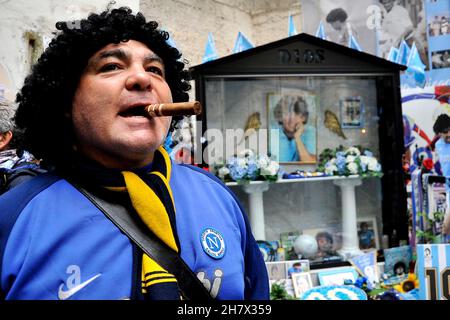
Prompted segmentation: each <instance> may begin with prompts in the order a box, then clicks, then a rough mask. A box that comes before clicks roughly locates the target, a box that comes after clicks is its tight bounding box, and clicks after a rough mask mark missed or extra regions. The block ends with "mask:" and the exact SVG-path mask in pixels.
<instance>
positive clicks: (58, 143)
mask: <svg viewBox="0 0 450 320" xmlns="http://www.w3.org/2000/svg"><path fill="white" fill-rule="evenodd" d="M77 25H79V26H78V27H76V26H77ZM56 27H57V29H58V30H59V31H58V33H57V35H56V37H55V38H54V39H53V40H52V41H51V43H50V45H49V47H48V48H47V49H46V50H45V52H44V53H43V54H42V56H41V58H40V59H39V60H38V62H37V64H36V65H35V66H34V68H33V71H32V73H31V74H30V75H29V76H28V77H27V78H26V80H25V83H24V86H23V88H22V89H21V91H20V93H19V94H18V96H17V102H18V104H19V107H18V111H17V115H16V122H17V124H18V126H19V127H22V128H23V129H24V130H25V136H24V139H25V141H24V143H25V147H26V148H27V149H29V150H30V151H31V152H33V153H34V154H35V155H36V156H37V157H39V158H42V159H43V162H42V163H43V164H47V165H51V166H52V167H53V168H54V171H53V172H52V173H48V174H44V175H43V176H40V177H37V178H35V179H33V180H32V181H30V182H27V183H24V184H22V185H21V186H19V187H17V188H15V189H13V190H11V191H10V192H8V193H6V194H5V195H4V196H2V197H1V198H0V243H1V246H0V259H1V260H0V266H1V268H0V271H1V274H0V280H1V282H0V284H1V294H2V296H3V297H4V298H6V299H60V300H67V299H105V300H110V299H150V300H160V299H170V300H175V299H180V297H182V298H183V299H196V297H197V298H198V295H195V296H191V295H190V291H189V290H184V289H183V288H186V285H185V283H186V282H187V281H190V282H194V283H195V281H197V282H198V284H200V286H201V288H202V290H205V291H206V292H207V294H208V295H209V296H211V297H212V298H216V299H268V297H269V294H268V291H269V290H268V280H267V272H266V269H265V265H264V262H263V259H262V256H261V253H260V251H259V249H258V246H257V244H256V241H255V239H254V238H253V236H252V234H251V230H250V227H249V224H248V221H247V218H246V216H245V214H244V213H243V210H242V208H241V207H240V205H239V203H238V201H237V200H236V199H235V197H234V196H233V195H232V193H231V192H230V191H229V190H228V189H227V188H226V187H225V186H224V185H223V184H221V183H220V181H218V179H216V178H215V177H214V176H211V175H210V174H208V173H207V172H205V171H203V170H201V169H197V168H195V167H192V166H187V165H177V164H174V163H172V162H171V161H170V158H169V157H168V155H167V152H166V151H165V150H164V148H163V147H162V144H163V143H164V139H165V138H166V135H167V132H168V130H169V127H170V126H171V122H174V121H176V120H177V119H172V118H171V117H170V116H162V117H151V116H150V115H149V114H148V113H146V112H145V110H144V109H145V107H146V106H148V105H150V104H158V103H171V102H182V101H187V100H188V94H187V91H188V90H189V89H190V85H189V83H188V80H189V75H188V72H187V71H186V70H185V69H184V63H183V62H182V60H181V59H180V58H181V54H180V53H179V52H178V50H177V49H176V48H173V47H171V46H169V45H168V44H167V39H168V34H167V33H166V32H164V31H161V30H159V29H157V23H156V22H154V21H150V22H147V21H146V20H145V18H144V16H143V15H142V14H140V13H138V14H136V15H134V14H133V13H132V12H131V10H130V9H128V8H120V9H113V10H108V11H105V12H102V13H101V14H91V15H90V16H89V17H88V18H87V19H83V20H81V21H79V23H77V24H74V23H66V22H58V23H57V24H56ZM172 124H173V123H172ZM95 199H97V200H98V199H102V201H103V202H98V201H97V202H96V200H95ZM94 203H95V204H94ZM105 203H106V206H105ZM111 207H112V208H111ZM118 207H120V208H122V209H124V210H125V211H126V214H125V215H126V216H127V215H129V216H130V217H131V219H132V221H134V223H135V224H136V225H139V226H140V227H142V228H144V230H145V232H147V233H148V234H149V235H152V237H153V238H156V239H157V242H158V243H159V244H160V245H161V246H162V247H164V250H163V251H164V252H170V254H172V255H173V253H175V254H176V255H177V256H178V257H181V260H180V261H181V263H180V266H179V267H180V268H182V265H184V264H185V265H187V267H188V268H187V269H188V271H186V272H184V273H183V275H182V276H175V275H174V274H178V273H177V272H171V271H170V270H168V268H167V269H166V268H165V266H166V264H165V262H164V261H165V260H164V259H162V260H159V257H160V256H158V254H157V253H158V252H156V251H152V250H149V251H146V250H147V249H145V248H144V249H143V247H142V248H141V247H140V246H139V245H137V244H135V239H134V238H133V234H134V233H133V232H135V230H131V231H130V230H129V229H128V227H129V226H125V225H123V224H120V223H118V224H117V222H118V221H119V220H116V221H115V222H113V221H114V219H112V220H110V218H111V216H114V214H111V213H112V212H113V211H115V210H116V209H115V208H118ZM102 210H103V211H102ZM117 210H119V209H117ZM119 222H120V221H119ZM144 247H145V246H144ZM144 252H147V253H148V254H147V253H144ZM155 257H156V258H155ZM177 261H178V260H177ZM192 276H193V277H192Z"/></svg>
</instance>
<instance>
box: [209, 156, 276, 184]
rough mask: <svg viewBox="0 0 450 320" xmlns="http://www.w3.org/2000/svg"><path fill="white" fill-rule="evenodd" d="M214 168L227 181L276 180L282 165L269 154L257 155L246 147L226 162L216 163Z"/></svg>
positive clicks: (217, 174)
mask: <svg viewBox="0 0 450 320" xmlns="http://www.w3.org/2000/svg"><path fill="white" fill-rule="evenodd" d="M213 169H214V173H215V174H216V176H218V177H219V178H220V179H221V180H223V181H225V182H228V181H237V182H240V181H244V182H245V181H253V180H267V181H276V180H277V179H278V173H279V171H280V165H279V164H278V162H276V161H273V160H271V159H270V158H269V157H268V156H267V155H255V153H254V152H253V151H252V150H250V149H245V150H243V151H242V152H240V153H239V154H238V155H237V156H235V157H231V158H229V159H228V160H227V161H226V163H225V164H215V165H214V167H213Z"/></svg>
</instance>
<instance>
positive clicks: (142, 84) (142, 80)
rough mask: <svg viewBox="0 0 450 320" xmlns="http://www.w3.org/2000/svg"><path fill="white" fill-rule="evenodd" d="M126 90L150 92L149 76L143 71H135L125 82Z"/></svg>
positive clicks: (150, 81)
mask: <svg viewBox="0 0 450 320" xmlns="http://www.w3.org/2000/svg"><path fill="white" fill-rule="evenodd" d="M125 87H126V88H127V90H130V91H131V90H138V91H144V90H150V89H151V88H152V79H151V75H150V74H149V73H148V72H146V71H145V70H144V69H142V70H136V71H134V72H132V73H131V74H130V76H129V77H128V78H127V80H126V82H125Z"/></svg>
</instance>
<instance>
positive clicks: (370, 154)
mask: <svg viewBox="0 0 450 320" xmlns="http://www.w3.org/2000/svg"><path fill="white" fill-rule="evenodd" d="M364 155H365V156H368V157H373V153H372V152H370V151H369V150H366V151H364Z"/></svg>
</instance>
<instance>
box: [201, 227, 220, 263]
mask: <svg viewBox="0 0 450 320" xmlns="http://www.w3.org/2000/svg"><path fill="white" fill-rule="evenodd" d="M200 241H201V243H202V248H203V250H204V251H205V252H206V253H207V254H208V255H209V256H210V257H211V258H214V259H221V258H222V257H223V256H224V255H225V240H224V239H223V236H222V235H221V234H220V232H219V231H217V230H215V229H213V228H205V229H203V231H202V235H201V237H200Z"/></svg>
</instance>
